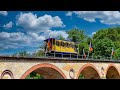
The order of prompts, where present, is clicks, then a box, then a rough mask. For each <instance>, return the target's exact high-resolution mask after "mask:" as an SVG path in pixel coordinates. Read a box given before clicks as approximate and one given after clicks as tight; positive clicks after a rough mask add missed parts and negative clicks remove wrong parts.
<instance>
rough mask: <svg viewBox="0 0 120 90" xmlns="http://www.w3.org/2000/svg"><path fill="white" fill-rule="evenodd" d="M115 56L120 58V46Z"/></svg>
mask: <svg viewBox="0 0 120 90" xmlns="http://www.w3.org/2000/svg"><path fill="white" fill-rule="evenodd" d="M113 57H115V58H116V59H118V60H120V48H118V49H116V50H115V55H114V56H113Z"/></svg>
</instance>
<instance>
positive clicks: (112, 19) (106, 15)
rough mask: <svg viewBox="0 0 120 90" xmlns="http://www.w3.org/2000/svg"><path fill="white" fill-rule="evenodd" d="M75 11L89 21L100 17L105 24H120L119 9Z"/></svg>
mask: <svg viewBox="0 0 120 90" xmlns="http://www.w3.org/2000/svg"><path fill="white" fill-rule="evenodd" d="M73 13H74V14H75V15H77V16H78V17H79V18H82V19H84V20H86V21H89V22H95V21H96V19H98V20H99V21H100V22H101V23H103V24H108V25H113V24H117V25H120V12H119V11H73V12H72V14H73Z"/></svg>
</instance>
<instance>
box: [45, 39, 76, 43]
mask: <svg viewBox="0 0 120 90" xmlns="http://www.w3.org/2000/svg"><path fill="white" fill-rule="evenodd" d="M49 39H54V40H56V41H59V42H67V43H72V44H75V42H71V41H67V40H59V39H56V38H48V39H46V40H44V41H48V40H49Z"/></svg>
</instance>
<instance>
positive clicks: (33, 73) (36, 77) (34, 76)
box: [26, 72, 44, 79]
mask: <svg viewBox="0 0 120 90" xmlns="http://www.w3.org/2000/svg"><path fill="white" fill-rule="evenodd" d="M26 79H44V78H43V77H42V76H41V75H40V74H38V73H36V72H32V73H30V74H29V75H28V76H27V77H26Z"/></svg>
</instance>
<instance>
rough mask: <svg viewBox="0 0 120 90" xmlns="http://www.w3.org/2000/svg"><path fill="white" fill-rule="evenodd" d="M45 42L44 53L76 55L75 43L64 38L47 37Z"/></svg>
mask: <svg viewBox="0 0 120 90" xmlns="http://www.w3.org/2000/svg"><path fill="white" fill-rule="evenodd" d="M44 42H45V50H44V52H45V54H47V55H55V56H62V55H64V56H70V55H72V56H76V55H78V50H77V47H75V43H74V42H71V41H66V40H59V39H55V38H48V39H46V40H44Z"/></svg>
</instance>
